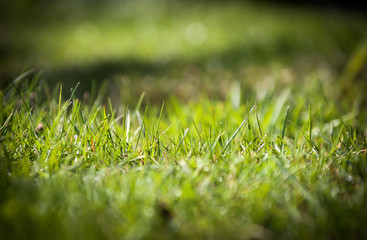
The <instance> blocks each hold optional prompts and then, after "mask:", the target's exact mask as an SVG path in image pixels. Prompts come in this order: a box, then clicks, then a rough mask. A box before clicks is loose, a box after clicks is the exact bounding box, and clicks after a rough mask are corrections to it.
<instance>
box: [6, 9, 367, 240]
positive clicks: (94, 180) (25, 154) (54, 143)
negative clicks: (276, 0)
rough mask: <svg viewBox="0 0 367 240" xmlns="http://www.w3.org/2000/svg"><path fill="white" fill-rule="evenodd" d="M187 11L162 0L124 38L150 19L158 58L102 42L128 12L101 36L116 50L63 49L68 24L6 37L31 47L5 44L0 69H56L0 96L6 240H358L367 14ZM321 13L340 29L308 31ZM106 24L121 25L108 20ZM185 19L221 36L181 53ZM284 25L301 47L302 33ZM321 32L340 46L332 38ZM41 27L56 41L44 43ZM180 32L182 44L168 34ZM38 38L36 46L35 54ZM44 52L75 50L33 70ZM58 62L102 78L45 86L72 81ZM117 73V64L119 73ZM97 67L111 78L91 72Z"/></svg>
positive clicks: (16, 82) (366, 214)
mask: <svg viewBox="0 0 367 240" xmlns="http://www.w3.org/2000/svg"><path fill="white" fill-rule="evenodd" d="M176 4H179V3H176ZM190 4H191V5H185V4H183V5H182V6H184V9H183V10H182V12H181V11H178V12H171V11H169V10H172V9H176V8H175V6H176V5H159V6H165V7H166V8H164V7H162V8H159V7H157V8H156V9H154V10H152V12H151V13H150V14H149V15H148V16H147V18H148V20H146V19H145V21H143V20H144V19H143V20H141V19H140V18H138V19H135V20H134V21H135V22H134V21H133V22H132V25H131V26H130V27H131V28H128V29H125V30H124V31H127V32H128V33H129V34H132V35H134V36H136V35H137V34H143V35H144V34H148V33H147V31H148V30H149V29H154V28H144V27H143V26H145V25H144V24H146V26H149V27H152V26H151V25H152V24H153V23H157V26H156V27H157V28H158V29H159V31H163V33H164V32H165V31H166V32H167V36H169V38H168V40H167V41H168V42H169V43H170V44H173V45H171V46H173V47H172V48H171V51H169V52H164V51H165V50H164V48H162V47H161V45H159V44H158V43H159V41H161V40H159V39H158V40H152V41H148V40H146V38H145V37H144V36H143V37H142V38H139V39H140V40H139V41H142V43H141V44H140V46H141V45H143V46H145V47H143V48H139V47H137V46H136V45H134V44H133V41H132V40H131V42H130V43H126V44H127V45H126V46H125V45H122V46H121V45H119V46H120V47H121V48H117V49H115V48H114V46H115V44H114V43H113V41H114V36H115V35H114V33H116V32H118V31H117V30H116V29H120V26H125V27H126V26H127V25H129V24H128V23H129V21H126V22H124V21H123V19H125V20H126V19H129V14H131V12H129V11H126V12H125V13H124V14H122V15H119V14H117V13H118V11H117V13H116V15H113V14H111V15H109V17H110V18H107V20H106V21H107V23H108V24H106V25H103V26H104V27H101V29H105V31H106V34H107V35H105V37H106V38H107V39H110V40H111V41H112V42H111V48H109V47H108V46H107V47H106V48H105V51H100V50H99V48H98V47H99V46H100V45H97V47H96V48H93V45H91V46H89V47H86V48H85V49H84V50H83V48H80V46H79V45H78V44H76V42H75V43H72V44H70V45H69V44H66V43H65V41H69V40H70V41H73V38H70V36H65V35H64V34H67V33H68V32H70V31H69V30H68V28H70V26H72V25H69V24H68V23H67V22H52V21H50V22H48V23H42V24H41V23H37V24H40V25H37V26H41V27H37V28H35V29H38V30H35V31H36V34H30V35H27V34H29V33H27V32H26V31H25V32H20V31H19V32H18V31H15V30H14V32H12V33H11V34H9V39H12V38H14V39H18V40H19V41H20V42H21V41H22V38H20V36H32V38H33V39H34V40H30V41H29V43H28V44H29V45H26V47H25V49H26V50H27V51H26V53H24V52H22V51H19V52H17V50H16V49H19V48H22V46H23V45H22V44H20V43H19V45H18V44H17V43H16V42H12V41H10V42H12V43H11V44H10V43H6V44H10V45H11V46H12V50H14V55H13V57H9V58H4V59H3V62H4V63H6V65H7V66H8V67H9V69H11V68H12V67H14V66H15V65H16V64H15V62H16V63H20V62H21V60H20V59H22V57H24V56H28V57H29V59H31V61H32V62H33V64H34V67H36V68H37V67H42V66H44V67H45V69H48V68H49V70H47V71H50V72H58V71H59V73H60V75H58V74H55V75H52V74H49V75H47V74H46V76H47V77H46V78H45V77H44V76H45V75H42V74H38V72H37V70H35V71H28V72H24V73H23V74H21V75H20V76H18V77H17V78H14V79H13V81H12V82H11V83H10V84H9V85H7V86H6V87H4V88H2V89H1V91H0V123H1V127H0V193H1V194H0V237H1V238H2V239H3V238H4V239H157V238H158V239H161V238H163V239H364V238H367V230H366V228H365V222H366V221H367V210H366V207H365V206H366V205H367V195H366V193H367V182H366V177H367V161H366V160H367V159H366V150H367V126H366V122H367V113H366V106H367V104H366V97H365V94H364V89H365V81H364V80H365V73H364V72H365V69H364V64H365V62H364V61H365V60H364V57H365V56H366V54H365V50H364V49H365V46H366V45H365V44H364V43H363V39H364V37H365V36H366V33H365V31H366V30H365V29H364V28H363V27H361V26H363V25H364V23H365V22H363V21H365V20H363V21H362V22H361V21H356V20H355V19H354V20H353V18H351V17H350V16H348V15H343V14H337V13H328V14H322V13H320V12H318V11H311V10H302V11H300V12H295V10H294V9H288V10H287V9H277V8H267V7H266V6H256V5H254V6H253V5H246V4H245V5H242V4H240V5H238V4H239V3H232V4H228V5H220V4H219V3H216V4H213V5H209V6H210V7H207V5H205V4H203V5H200V4H199V5H197V4H193V3H190ZM113 6H114V5H113ZM134 6H135V5H134ZM185 6H186V8H185ZM193 6H195V8H191V7H193ZM239 6H241V7H239ZM244 6H246V7H244ZM111 9H116V8H115V7H112V8H111ZM127 9H129V8H127ZM139 9H140V10H139ZM143 9H145V8H143ZM190 9H194V10H195V11H189V10H190ZM251 9H252V10H253V9H257V10H259V11H260V12H261V11H262V12H263V13H264V15H263V16H265V13H266V14H268V15H267V18H265V17H264V18H260V17H258V16H257V15H256V14H253V15H251V13H252V12H253V11H252V10H251ZM270 9H272V11H270ZM135 10H136V11H135V12H134V14H136V13H137V12H139V11H141V8H139V6H138V5H137V6H136V9H135ZM101 11H102V10H101ZM162 11H163V12H169V14H168V15H164V14H163V15H160V14H158V13H162ZM218 12H222V13H223V15H217V13H218ZM102 13H103V11H102ZM102 13H99V14H102ZM244 13H246V14H247V15H246V17H248V18H249V19H252V20H251V21H255V20H256V21H258V20H260V19H263V22H260V23H258V25H257V27H258V28H257V30H256V29H255V30H256V31H258V32H262V33H264V34H265V37H264V38H263V40H264V42H261V43H260V42H257V41H255V40H254V39H253V40H251V38H249V37H248V35H246V34H245V35H243V34H241V33H239V31H238V29H247V28H248V26H247V25H248V24H249V23H248V22H246V21H242V22H241V21H240V20H241V19H243V14H244ZM55 14H57V12H56V13H55ZM88 14H90V15H88V16H89V18H93V19H94V21H96V22H97V23H95V24H97V26H98V27H99V26H100V25H99V24H104V23H103V21H102V20H98V21H97V20H96V19H98V18H97V17H98V16H100V15H99V14H97V13H94V14H95V18H94V17H93V16H94V15H93V11H88ZM190 14H191V15H190ZM298 14H300V15H302V16H303V18H301V19H299V18H297V17H296V16H297V15H298ZM329 14H330V15H329ZM80 16H84V15H79V14H76V16H74V17H75V18H73V17H71V18H70V19H69V21H71V22H72V23H74V22H73V21H79V19H78V17H80ZM121 16H122V17H121ZM193 16H194V17H193ZM331 16H333V17H335V16H337V17H336V18H331ZM199 17H200V18H199ZM40 18H41V19H42V16H40ZM130 18H133V17H131V16H130ZM328 18H329V19H335V21H336V22H338V21H339V22H338V23H335V22H328V24H330V25H328V26H331V25H333V24H335V25H333V26H338V28H334V29H333V30H330V28H328V27H325V26H323V25H320V24H319V22H318V21H317V20H319V19H324V20H325V19H328ZM101 19H105V18H102V17H101ZM111 19H119V21H118V23H117V24H115V25H112V24H110V23H111V22H109V21H110V20H111ZM121 19H122V20H121ZM133 19H134V18H133ZM152 19H153V20H155V21H152ZM193 19H195V21H194V23H198V22H201V23H204V24H205V26H207V29H209V30H210V29H212V31H213V32H214V33H217V34H218V37H213V38H211V37H209V36H210V35H209V33H210V32H208V39H207V40H205V41H207V43H208V44H203V45H200V44H198V42H195V41H198V40H197V39H196V40H193V42H191V43H189V42H190V33H187V34H188V37H187V36H186V35H185V34H186V33H185V31H188V32H190V31H191V30H192V29H193V30H192V31H199V32H200V28H201V27H200V26H202V25H200V24H199V25H193V26H192V29H191V30H187V26H188V25H190V24H191V23H192V22H193V21H192V20H193ZM254 19H255V20H254ZM289 19H293V20H294V21H299V22H298V23H299V24H301V26H303V27H302V29H308V30H307V31H308V32H309V33H310V34H311V36H312V37H311V38H307V39H304V38H303V37H302V35H301V36H300V35H299V34H300V32H299V31H300V30H299V28H297V27H296V26H293V27H290V26H292V25H289V24H288V23H287V21H288V20H289ZM297 19H298V20H297ZM82 20H83V21H82V22H84V23H85V19H82ZM130 20H131V19H130ZM168 20H171V21H168ZM220 20H223V21H224V22H223V25H225V26H228V25H233V26H235V28H237V29H235V30H228V28H225V29H227V30H226V31H228V32H229V33H230V34H225V32H222V31H224V30H223V28H220V27H217V25H216V24H217V23H218V21H219V22H220ZM312 20H314V21H312ZM34 21H36V20H34ZM140 21H143V22H144V24H143V25H141V23H142V22H140ZM226 21H227V22H226ZM40 22H42V21H40ZM235 23H236V24H235ZM237 23H238V24H237ZM49 24H50V25H52V24H56V25H57V26H58V27H56V28H53V27H50V25H49ZM63 24H64V25H63ZM119 24H121V25H119ZM166 24H167V25H166ZM348 24H349V25H348ZM60 26H63V27H60ZM83 26H84V27H86V26H85V25H83ZM88 26H89V27H91V25H88ZM88 26H87V27H88ZM101 26H102V25H101ZM177 26H182V28H179V29H181V30H182V29H185V31H181V30H177ZM94 27H96V26H94ZM216 27H217V28H216ZM92 28H93V27H92ZM141 28H142V29H141ZM78 29H79V28H78ZM195 29H196V30H195ZM198 29H199V30H198ZM327 29H329V30H327ZM89 30H90V29H89ZM267 30H269V31H270V32H269V31H267ZM324 30H325V31H326V30H327V31H332V32H333V33H334V34H335V35H339V36H342V37H341V38H338V39H336V40H333V41H330V35H329V33H330V32H327V33H324V32H323V31H324ZM49 31H51V32H52V31H55V32H53V33H55V35H53V36H54V37H55V36H56V37H55V38H50V36H51V35H49V34H42V32H43V33H50V32H49ZM256 31H255V32H256ZM182 32H183V33H185V34H184V35H183V36H181V37H182V39H181V40H179V41H182V44H183V45H182V46H183V47H179V46H178V45H180V44H178V43H177V42H176V40H172V39H174V37H172V36H175V35H178V33H182ZM73 34H74V33H73ZM83 34H90V31H85V32H84V33H83ZM83 34H82V35H83ZM199 35H200V34H199ZM250 35H251V34H250ZM160 36H163V35H160ZM297 36H298V37H297ZM18 37H19V38H18ZM89 37H90V36H89ZM170 37H172V39H171V38H170ZM48 38H50V39H48ZM96 38H98V36H96ZM179 38H180V37H179ZM186 38H188V39H186ZM53 39H59V40H60V41H59V42H57V43H55V42H53V41H52V40H53ZM119 39H120V37H116V38H115V40H116V41H118V40H119ZM144 39H145V40H144ZM41 40H42V41H43V42H42V46H44V47H45V48H42V47H41V46H39V47H38V48H37V44H36V43H35V42H37V41H41ZM199 40H200V39H199ZM3 41H5V42H6V40H3ZM127 41H130V40H129V39H128V40H127ZM284 41H285V42H284ZM175 43H177V44H178V45H177V46H176V45H174V44H175ZM6 44H5V45H6ZM47 44H49V45H47ZM52 44H60V45H63V44H65V45H63V46H70V47H72V48H73V47H74V48H75V49H74V50H72V51H70V52H67V53H70V54H71V55H67V54H66V55H60V54H55V55H52V54H51V55H52V56H51V58H49V61H48V62H47V63H45V62H44V60H45V59H46V58H47V48H48V46H52ZM129 44H131V45H129ZM146 44H147V45H146ZM149 44H151V45H149ZM192 44H194V45H192ZM195 44H198V45H195ZM78 46H79V47H78ZM127 46H130V47H127ZM232 46H234V47H233V48H232ZM307 46H308V47H307ZM51 48H53V47H51ZM254 48H255V50H254ZM144 49H148V50H149V51H145V50H144ZM223 49H224V50H223ZM287 49H288V50H287ZM76 50H80V51H81V52H78V51H76ZM240 50H241V51H240ZM43 51H45V52H43ZM83 51H86V52H88V51H91V53H90V55H86V54H85V52H83ZM126 51H127V52H128V53H126ZM162 51H163V52H162ZM252 51H253V52H252ZM283 52H284V53H285V54H284V55H282V53H283ZM125 53H126V55H125ZM22 54H25V55H22ZM101 54H102V55H103V54H106V55H105V56H104V57H105V58H106V59H107V62H108V64H107V65H106V64H105V63H104V61H102V63H101V60H100V59H101V58H104V57H103V56H102V55H101ZM114 54H116V55H114ZM87 56H88V57H87ZM84 57H87V58H88V59H84ZM17 58H19V59H17ZM72 59H74V60H75V61H76V62H78V63H75V62H72V63H71V61H72ZM111 59H112V60H111ZM116 59H117V60H116ZM131 59H134V60H131ZM115 61H116V62H115ZM111 62H112V63H111ZM70 65H72V67H75V68H78V69H89V70H90V71H89V73H90V74H91V75H90V76H93V75H95V76H96V78H99V77H100V78H101V79H102V80H103V79H104V81H103V82H98V81H97V82H94V83H93V84H91V85H92V86H87V87H86V86H84V88H82V90H81V93H82V94H79V93H78V91H80V88H81V87H83V84H86V82H87V80H85V81H84V80H83V79H81V84H78V83H77V81H74V79H73V81H70V82H65V84H59V85H55V84H54V83H53V82H52V81H53V80H55V79H57V78H58V77H60V76H69V77H74V78H76V79H77V78H78V76H79V75H74V74H70V72H69V70H68V69H69V68H70ZM106 66H108V67H106ZM111 66H112V67H111ZM114 66H115V67H114ZM121 66H125V67H126V66H128V67H126V68H124V69H123V71H120V72H118V71H117V70H116V69H119V67H121ZM340 66H342V67H340ZM98 67H100V69H101V70H98V71H97V70H95V69H96V68H98ZM14 68H16V67H14ZM65 69H66V70H65ZM103 69H106V71H107V72H108V73H106V74H107V75H103V74H102V75H98V74H99V73H100V72H103ZM108 69H112V70H113V71H108ZM87 72H88V71H87ZM116 72H117V73H116ZM63 74H66V75H63ZM108 74H110V75H112V76H113V77H112V80H113V81H112V82H111V81H108V80H111V78H109V76H108ZM87 75H88V74H87ZM88 77H89V75H88ZM48 78H50V79H51V80H50V79H48ZM90 80H91V79H88V81H90ZM97 80H98V79H97ZM83 81H84V82H83ZM69 86H72V89H70V87H69ZM109 86H110V89H111V88H113V89H114V90H115V91H109ZM111 86H112V87H111ZM116 89H117V90H116ZM116 91H117V93H118V94H117V95H116ZM84 92H85V94H84V96H83V93H84Z"/></svg>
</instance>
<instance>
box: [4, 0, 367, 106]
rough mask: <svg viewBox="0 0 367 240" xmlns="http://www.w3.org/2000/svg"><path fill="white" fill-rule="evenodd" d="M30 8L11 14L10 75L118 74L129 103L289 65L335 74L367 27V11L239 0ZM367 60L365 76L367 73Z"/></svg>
mask: <svg viewBox="0 0 367 240" xmlns="http://www.w3.org/2000/svg"><path fill="white" fill-rule="evenodd" d="M36 3H37V1H36ZM9 5H10V6H13V8H15V9H17V8H16V7H14V5H11V4H9ZM31 6H33V5H31ZM14 11H15V10H14ZM18 11H20V10H18ZM23 11H24V12H21V13H19V15H15V16H18V17H13V18H10V17H8V18H6V17H4V19H3V20H2V22H3V24H1V25H2V27H1V28H0V29H2V30H0V31H1V32H2V36H3V37H2V38H1V41H0V49H2V52H3V54H2V58H1V62H0V64H1V66H2V69H1V72H2V75H3V77H2V82H4V83H5V81H6V80H8V82H9V80H10V79H13V78H14V77H15V76H16V75H17V74H18V73H19V72H20V71H21V70H22V69H24V68H36V69H41V70H42V71H44V72H45V74H44V76H45V77H46V78H47V79H48V81H49V83H50V85H54V84H55V82H62V83H63V84H64V86H65V89H69V88H71V87H73V86H75V84H76V83H77V82H81V85H80V86H79V89H78V91H77V95H78V96H80V97H81V96H82V95H83V92H85V91H91V85H92V84H91V81H92V80H95V82H96V84H97V86H100V85H101V83H102V81H108V82H109V85H110V89H109V90H110V91H111V92H112V93H111V94H110V95H114V96H116V97H114V99H113V102H117V103H121V101H122V104H124V105H127V104H131V103H133V102H134V101H137V98H138V97H139V96H140V94H141V92H142V91H146V93H147V94H146V98H147V99H149V100H151V101H152V102H156V103H159V102H161V101H162V100H163V99H166V98H167V97H169V96H170V95H171V90H172V89H177V88H175V87H174V86H176V85H182V86H181V87H179V88H178V89H180V90H175V91H174V94H175V95H178V96H182V99H191V98H196V97H197V96H198V95H200V93H197V92H196V91H195V89H200V90H201V91H202V92H206V93H207V94H208V95H210V96H217V97H219V98H222V99H223V98H224V97H225V96H224V94H223V92H226V90H227V89H228V88H229V87H228V86H230V85H231V82H232V81H233V80H237V81H240V82H241V83H242V84H246V85H248V86H250V88H251V86H255V85H256V84H257V83H258V82H263V81H264V79H269V75H271V76H278V75H282V73H283V75H284V74H285V75H287V76H288V77H286V78H287V79H288V80H287V79H286V81H289V80H296V81H301V80H304V79H305V78H307V77H308V75H310V73H312V74H318V75H320V77H321V78H322V81H335V79H336V78H337V77H336V76H339V75H341V74H342V72H343V69H344V68H345V65H346V64H347V62H348V61H349V59H350V57H351V55H352V54H353V52H354V51H356V50H355V49H356V48H357V47H358V45H359V44H361V42H362V41H363V40H364V39H366V36H367V30H366V29H367V28H366V26H367V25H366V18H365V17H363V16H362V15H356V14H351V13H342V12H337V11H332V10H320V9H311V8H292V7H278V6H275V5H265V4H254V3H246V2H238V1H234V2H228V3H224V2H220V1H219V2H213V3H208V2H191V1H189V2H183V1H137V2H136V1H123V2H120V1H108V2H106V3H104V4H101V3H96V2H93V4H88V3H86V2H83V1H81V2H69V1H65V2H58V1H57V2H56V3H54V4H50V5H48V4H45V3H44V2H42V1H38V5H37V4H36V5H34V6H33V8H31V7H30V6H29V13H27V14H26V12H27V11H25V10H23ZM22 14H24V16H23V15H22ZM364 66H365V64H364V63H363V61H362V67H360V69H359V70H358V71H357V73H356V74H355V75H356V77H361V76H360V74H361V73H362V74H364V75H362V79H365V77H366V76H365V67H364ZM358 74H359V75H358ZM282 78H283V77H282ZM205 79H207V80H205ZM265 82H266V81H265ZM218 83H219V84H218ZM347 85H348V87H349V86H350V85H353V84H347ZM167 86H168V87H167ZM218 86H220V87H218ZM223 88H224V89H223ZM116 89H119V91H117V92H116ZM121 89H122V90H121ZM123 89H128V90H126V91H124V90H123ZM185 89H189V91H185ZM222 90H224V91H222ZM121 91H122V92H123V93H121Z"/></svg>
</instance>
